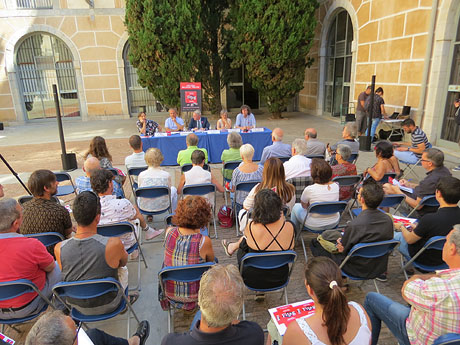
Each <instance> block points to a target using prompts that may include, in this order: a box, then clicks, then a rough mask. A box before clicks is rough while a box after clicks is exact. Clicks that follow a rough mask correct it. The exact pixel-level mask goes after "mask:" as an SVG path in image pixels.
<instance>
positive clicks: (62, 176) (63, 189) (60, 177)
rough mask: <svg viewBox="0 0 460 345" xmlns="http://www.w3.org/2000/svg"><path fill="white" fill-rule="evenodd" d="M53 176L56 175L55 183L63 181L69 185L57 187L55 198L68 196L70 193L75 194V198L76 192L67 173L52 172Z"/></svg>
mask: <svg viewBox="0 0 460 345" xmlns="http://www.w3.org/2000/svg"><path fill="white" fill-rule="evenodd" d="M54 175H56V181H58V182H65V181H69V182H70V185H65V186H58V188H57V193H56V196H64V195H69V194H72V193H73V194H75V196H77V192H76V190H75V186H74V184H73V181H72V178H71V177H70V175H69V174H68V173H66V172H54Z"/></svg>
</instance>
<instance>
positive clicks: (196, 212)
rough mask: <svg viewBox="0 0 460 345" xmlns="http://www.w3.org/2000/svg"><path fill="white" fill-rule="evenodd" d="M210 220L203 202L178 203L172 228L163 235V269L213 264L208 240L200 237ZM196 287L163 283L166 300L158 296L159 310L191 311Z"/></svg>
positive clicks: (192, 198)
mask: <svg viewBox="0 0 460 345" xmlns="http://www.w3.org/2000/svg"><path fill="white" fill-rule="evenodd" d="M210 220H211V206H210V205H209V203H208V202H207V201H206V199H205V198H203V197H201V196H196V195H189V196H187V197H186V198H185V199H182V200H180V201H179V202H178V203H177V208H176V213H175V214H174V216H173V219H172V222H173V224H175V227H173V228H169V229H168V231H167V234H166V239H165V244H164V247H165V255H164V260H163V267H171V266H183V265H194V264H200V263H203V262H212V261H214V250H213V248H212V243H211V239H210V238H209V237H208V236H204V235H202V234H201V233H200V229H201V228H204V227H205V226H207V225H208V223H209V221H210ZM199 286H200V282H191V283H180V282H173V281H168V282H165V284H164V292H165V296H164V295H163V293H162V292H160V295H159V299H160V303H161V306H162V308H163V309H164V310H167V309H168V306H169V304H172V305H174V306H175V307H176V308H180V309H185V310H194V309H195V308H196V306H197V305H196V301H197V299H198V288H199Z"/></svg>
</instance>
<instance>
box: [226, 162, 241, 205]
mask: <svg viewBox="0 0 460 345" xmlns="http://www.w3.org/2000/svg"><path fill="white" fill-rule="evenodd" d="M240 164H241V161H228V162H225V163H224V165H223V167H222V186H224V187H225V183H226V182H231V181H232V179H227V178H225V177H224V170H231V171H233V170H235V169H236V168H238V167H239V165H240ZM224 198H225V205H227V190H225V192H224Z"/></svg>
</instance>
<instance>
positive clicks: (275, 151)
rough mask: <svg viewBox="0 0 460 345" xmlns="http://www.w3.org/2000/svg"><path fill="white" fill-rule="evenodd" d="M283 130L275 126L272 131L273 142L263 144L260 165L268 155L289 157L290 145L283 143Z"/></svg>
mask: <svg viewBox="0 0 460 345" xmlns="http://www.w3.org/2000/svg"><path fill="white" fill-rule="evenodd" d="M283 136H284V131H283V130H282V129H281V128H275V129H274V130H273V132H272V141H273V144H272V145H270V146H265V147H264V150H263V151H262V157H261V158H260V162H259V164H260V165H263V164H264V163H265V161H266V160H267V159H269V158H270V157H290V156H291V145H289V144H285V143H283Z"/></svg>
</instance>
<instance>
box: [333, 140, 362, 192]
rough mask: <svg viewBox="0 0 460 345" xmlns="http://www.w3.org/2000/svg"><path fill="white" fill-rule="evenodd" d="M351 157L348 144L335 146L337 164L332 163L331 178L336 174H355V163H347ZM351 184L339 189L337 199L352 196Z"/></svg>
mask: <svg viewBox="0 0 460 345" xmlns="http://www.w3.org/2000/svg"><path fill="white" fill-rule="evenodd" d="M350 157H351V149H350V146H348V145H344V144H340V145H338V146H337V148H336V154H335V159H336V160H337V164H336V165H333V166H332V167H331V168H332V178H334V177H337V176H350V175H357V172H356V165H354V164H353V163H349V162H348V159H349V158H350ZM352 193H353V186H343V187H340V189H339V200H348V199H351V198H352V196H353V195H352Z"/></svg>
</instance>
